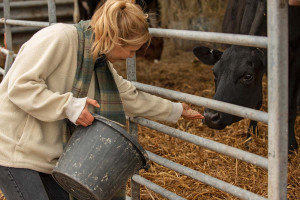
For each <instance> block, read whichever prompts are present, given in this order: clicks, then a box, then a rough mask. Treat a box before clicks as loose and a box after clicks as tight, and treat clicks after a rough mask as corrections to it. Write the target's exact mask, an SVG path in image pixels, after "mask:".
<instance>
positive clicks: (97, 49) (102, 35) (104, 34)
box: [91, 0, 150, 59]
mask: <svg viewBox="0 0 300 200" xmlns="http://www.w3.org/2000/svg"><path fill="white" fill-rule="evenodd" d="M134 2H135V1H134V0H107V1H106V2H105V3H104V4H103V5H102V6H101V7H100V8H99V9H98V10H97V11H96V12H95V14H94V15H93V17H92V20H91V26H92V28H93V30H94V33H95V42H94V44H93V47H92V51H93V52H92V53H93V58H94V59H96V58H97V57H98V55H99V54H108V53H110V52H111V51H112V49H113V48H115V47H118V46H120V47H126V46H136V47H137V46H142V45H143V44H145V43H146V44H147V43H148V44H149V42H150V34H149V31H148V23H147V15H146V14H144V12H143V10H142V9H141V7H140V6H139V5H136V4H135V3H134Z"/></svg>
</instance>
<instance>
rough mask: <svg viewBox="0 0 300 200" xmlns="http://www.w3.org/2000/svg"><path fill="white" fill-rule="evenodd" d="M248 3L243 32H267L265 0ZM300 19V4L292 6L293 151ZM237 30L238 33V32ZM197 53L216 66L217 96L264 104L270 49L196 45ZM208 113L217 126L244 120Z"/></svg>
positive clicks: (235, 101)
mask: <svg viewBox="0 0 300 200" xmlns="http://www.w3.org/2000/svg"><path fill="white" fill-rule="evenodd" d="M233 1H236V0H233ZM245 2H246V3H245V4H243V5H244V6H245V7H243V8H242V9H243V10H244V14H243V15H241V16H244V17H243V20H242V21H241V22H240V23H237V25H240V29H239V33H244V34H245V33H246V32H248V33H250V34H252V35H257V34H260V35H263V34H264V33H266V26H265V25H266V15H265V12H266V2H263V1H262V0H257V1H254V0H250V1H249V0H246V1H245ZM254 2H255V3H254ZM231 8H232V7H231ZM229 13H230V12H229ZM254 13H256V14H255V15H254ZM251 14H252V15H251ZM245 17H246V18H245ZM299 19H300V7H291V6H289V91H288V92H289V115H288V121H289V126H288V129H289V130H288V132H289V137H288V143H289V150H290V151H289V152H291V151H293V150H295V149H297V148H298V144H297V141H296V138H295V133H294V125H295V119H296V115H297V93H298V91H299V89H300V88H299V87H300V77H299V76H300V23H299ZM251 24H252V25H251ZM236 30H237V29H235V33H237V32H236ZM227 32H229V31H227ZM233 32H234V31H233ZM193 52H194V54H195V56H196V57H198V58H199V59H200V60H201V61H202V62H203V63H205V64H208V65H214V67H213V73H214V76H215V95H214V97H213V99H215V100H219V101H223V102H228V103H233V104H237V105H241V106H245V107H249V108H254V109H259V108H260V107H261V105H262V78H263V74H264V73H266V71H267V70H266V66H267V62H266V61H267V58H266V56H267V54H266V49H258V48H253V47H242V46H231V47H229V48H227V49H226V50H225V51H224V52H221V51H218V50H211V49H209V48H207V47H196V48H194V50H193ZM298 95H300V94H298ZM204 116H205V124H207V125H208V126H209V127H210V128H213V129H223V128H225V127H226V126H227V125H230V124H232V123H234V122H237V121H239V120H241V119H242V118H241V117H237V116H233V115H230V114H226V113H222V112H217V111H214V110H211V109H205V111H204ZM253 124H254V127H255V126H256V123H255V122H253V121H251V125H253Z"/></svg>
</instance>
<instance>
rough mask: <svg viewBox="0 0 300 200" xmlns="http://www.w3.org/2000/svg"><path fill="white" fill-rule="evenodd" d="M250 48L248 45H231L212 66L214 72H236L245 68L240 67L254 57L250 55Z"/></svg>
mask: <svg viewBox="0 0 300 200" xmlns="http://www.w3.org/2000/svg"><path fill="white" fill-rule="evenodd" d="M251 51H252V49H251V48H249V47H237V46H233V47H230V48H228V49H226V50H225V51H224V53H223V55H222V57H221V59H220V61H219V62H217V63H216V65H215V66H214V67H213V70H214V72H216V73H218V72H220V73H224V72H225V71H226V72H229V73H231V72H236V73H238V72H239V71H243V70H245V69H244V68H242V66H244V64H245V63H246V62H248V61H251V60H252V59H255V58H254V57H253V56H252V55H251Z"/></svg>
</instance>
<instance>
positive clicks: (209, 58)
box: [193, 46, 223, 65]
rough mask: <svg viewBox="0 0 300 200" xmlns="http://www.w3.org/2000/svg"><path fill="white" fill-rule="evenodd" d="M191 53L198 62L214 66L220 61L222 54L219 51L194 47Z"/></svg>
mask: <svg viewBox="0 0 300 200" xmlns="http://www.w3.org/2000/svg"><path fill="white" fill-rule="evenodd" d="M193 53H194V55H195V56H196V57H197V58H198V59H199V60H200V61H202V62H203V63H204V64H207V65H214V64H215V63H216V62H218V61H219V60H220V58H221V57H222V54H223V52H221V51H219V50H216V49H210V48H208V47H202V46H200V47H195V48H194V49H193Z"/></svg>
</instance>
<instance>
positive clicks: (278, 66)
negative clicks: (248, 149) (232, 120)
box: [267, 0, 288, 200]
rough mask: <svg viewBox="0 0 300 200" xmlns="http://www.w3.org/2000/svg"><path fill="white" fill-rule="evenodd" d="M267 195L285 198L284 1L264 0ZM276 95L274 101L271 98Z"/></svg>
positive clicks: (285, 21)
mask: <svg viewBox="0 0 300 200" xmlns="http://www.w3.org/2000/svg"><path fill="white" fill-rule="evenodd" d="M267 13H268V23H267V24H268V112H269V122H268V124H269V126H268V134H269V137H268V141H269V142H268V151H269V153H268V166H269V171H268V198H269V199H272V200H282V199H287V171H288V167H287V163H288V5H287V1H283V0H268V11H267ZM274 99H276V101H274Z"/></svg>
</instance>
